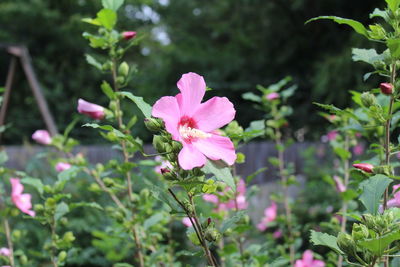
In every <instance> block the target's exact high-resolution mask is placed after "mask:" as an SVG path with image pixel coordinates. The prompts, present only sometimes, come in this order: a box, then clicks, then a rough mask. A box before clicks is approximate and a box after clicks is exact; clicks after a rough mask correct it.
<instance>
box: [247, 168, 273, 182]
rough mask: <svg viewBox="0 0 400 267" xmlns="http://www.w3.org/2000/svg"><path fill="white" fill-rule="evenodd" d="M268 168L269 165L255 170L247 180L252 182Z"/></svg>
mask: <svg viewBox="0 0 400 267" xmlns="http://www.w3.org/2000/svg"><path fill="white" fill-rule="evenodd" d="M266 170H268V168H267V167H262V168H260V169H258V170H256V171H255V172H253V173H252V174H250V175H249V176H247V177H246V182H247V183H250V182H251V181H252V180H253V179H254V178H255V177H256V176H257V175H259V174H260V173H262V172H263V171H266Z"/></svg>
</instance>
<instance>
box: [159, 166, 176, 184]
mask: <svg viewBox="0 0 400 267" xmlns="http://www.w3.org/2000/svg"><path fill="white" fill-rule="evenodd" d="M161 174H162V176H163V177H164V178H165V180H167V181H175V180H177V176H176V174H175V173H174V172H171V170H170V169H168V168H161Z"/></svg>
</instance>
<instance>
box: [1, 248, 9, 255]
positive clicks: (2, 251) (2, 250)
mask: <svg viewBox="0 0 400 267" xmlns="http://www.w3.org/2000/svg"><path fill="white" fill-rule="evenodd" d="M0 255H2V256H6V257H9V256H10V255H11V250H9V249H8V248H0Z"/></svg>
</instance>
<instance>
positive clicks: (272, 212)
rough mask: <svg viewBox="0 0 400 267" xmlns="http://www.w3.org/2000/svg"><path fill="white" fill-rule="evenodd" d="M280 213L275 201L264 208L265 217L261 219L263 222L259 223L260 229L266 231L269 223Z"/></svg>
mask: <svg viewBox="0 0 400 267" xmlns="http://www.w3.org/2000/svg"><path fill="white" fill-rule="evenodd" d="M277 214H278V206H277V205H276V203H275V202H272V203H271V205H270V206H269V207H268V208H266V209H265V210H264V217H263V218H262V219H261V222H260V223H259V224H257V228H258V230H260V231H265V230H266V229H267V227H268V224H269V223H271V222H273V221H275V219H276V217H277Z"/></svg>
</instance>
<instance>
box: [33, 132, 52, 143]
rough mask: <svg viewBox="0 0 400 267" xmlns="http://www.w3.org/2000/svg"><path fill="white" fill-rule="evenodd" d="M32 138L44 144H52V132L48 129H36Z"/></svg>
mask: <svg viewBox="0 0 400 267" xmlns="http://www.w3.org/2000/svg"><path fill="white" fill-rule="evenodd" d="M32 139H33V140H35V141H36V142H37V143H39V144H42V145H49V144H51V137H50V134H49V132H48V131H46V130H36V131H35V132H34V133H33V134H32Z"/></svg>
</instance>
